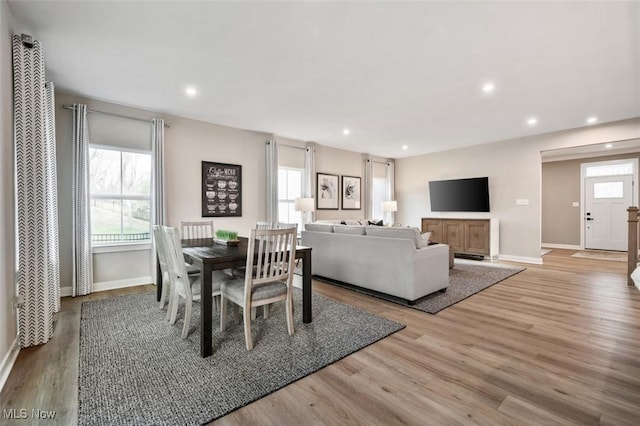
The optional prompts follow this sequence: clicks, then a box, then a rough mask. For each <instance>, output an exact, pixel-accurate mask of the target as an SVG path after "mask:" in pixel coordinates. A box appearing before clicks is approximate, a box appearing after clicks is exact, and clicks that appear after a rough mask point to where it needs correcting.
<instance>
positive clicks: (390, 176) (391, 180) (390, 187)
mask: <svg viewBox="0 0 640 426" xmlns="http://www.w3.org/2000/svg"><path fill="white" fill-rule="evenodd" d="M395 170H396V165H395V163H394V162H393V161H387V167H386V169H385V178H386V180H387V182H386V184H387V194H386V195H387V200H390V201H393V200H395V199H396V183H395V182H396V180H395V177H396V172H395ZM387 214H388V215H389V216H388V223H389V224H391V225H393V224H394V223H396V214H395V212H388V213H387Z"/></svg>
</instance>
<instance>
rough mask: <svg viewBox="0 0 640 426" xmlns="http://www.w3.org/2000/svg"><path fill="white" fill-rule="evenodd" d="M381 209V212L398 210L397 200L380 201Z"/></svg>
mask: <svg viewBox="0 0 640 426" xmlns="http://www.w3.org/2000/svg"><path fill="white" fill-rule="evenodd" d="M382 211H383V212H397V211H398V202H397V201H383V202H382Z"/></svg>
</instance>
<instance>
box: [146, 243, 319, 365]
mask: <svg viewBox="0 0 640 426" xmlns="http://www.w3.org/2000/svg"><path fill="white" fill-rule="evenodd" d="M238 239H239V240H240V242H239V244H238V245H236V246H230V245H224V244H216V243H214V242H213V239H211V238H201V239H191V240H182V251H183V253H184V257H185V260H186V261H187V262H189V263H192V264H194V265H196V266H199V267H200V270H201V274H202V275H201V281H202V283H201V289H200V291H201V299H200V355H201V356H202V357H203V358H204V357H208V356H209V355H211V354H212V353H213V330H212V315H213V297H212V282H211V278H212V273H213V271H216V270H221V269H231V268H239V267H243V266H245V265H246V262H247V248H248V239H247V238H244V237H240V238H238ZM295 258H296V259H302V322H304V323H310V322H311V321H312V315H311V247H304V246H300V245H298V246H296V254H295ZM159 276H160V277H162V275H159ZM158 281H159V282H158V283H157V298H158V300H160V294H161V292H162V279H160V280H158Z"/></svg>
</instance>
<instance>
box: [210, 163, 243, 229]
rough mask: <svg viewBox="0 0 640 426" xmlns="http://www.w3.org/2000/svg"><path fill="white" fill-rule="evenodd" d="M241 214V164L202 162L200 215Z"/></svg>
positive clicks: (226, 215) (223, 215)
mask: <svg viewBox="0 0 640 426" xmlns="http://www.w3.org/2000/svg"><path fill="white" fill-rule="evenodd" d="M229 216H242V166H240V165H237V164H225V163H212V162H210V161H203V162H202V217H229Z"/></svg>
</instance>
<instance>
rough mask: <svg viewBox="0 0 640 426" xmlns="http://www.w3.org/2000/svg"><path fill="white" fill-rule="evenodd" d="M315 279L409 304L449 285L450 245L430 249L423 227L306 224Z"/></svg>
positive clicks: (305, 236) (305, 242) (304, 238)
mask: <svg viewBox="0 0 640 426" xmlns="http://www.w3.org/2000/svg"><path fill="white" fill-rule="evenodd" d="M301 234H302V245H304V246H308V247H311V248H312V249H313V250H312V251H311V257H312V263H311V265H312V273H313V274H314V275H317V276H320V277H325V278H329V279H332V280H336V281H340V282H343V283H347V284H351V285H355V286H358V287H363V288H365V289H369V290H373V291H375V292H379V293H384V294H386V295H390V296H393V297H396V298H401V299H403V300H405V301H407V302H409V303H411V302H414V301H416V300H417V299H419V298H421V297H423V296H426V295H428V294H431V293H433V292H436V291H438V290H444V289H446V288H447V286H448V285H449V247H448V246H447V245H445V244H434V245H428V244H427V242H426V241H422V238H421V236H420V232H419V230H418V228H389V227H381V226H357V225H339V224H331V223H311V224H307V225H306V227H305V230H304V231H302V233H301Z"/></svg>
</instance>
